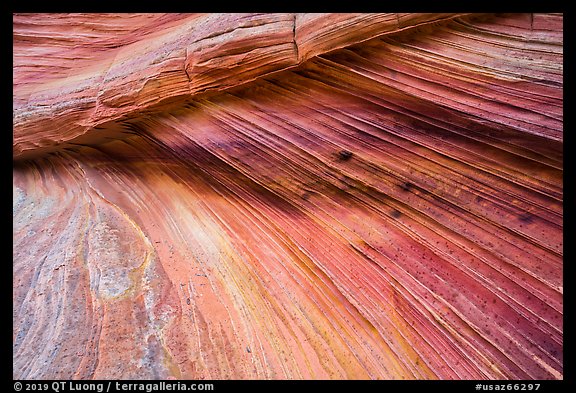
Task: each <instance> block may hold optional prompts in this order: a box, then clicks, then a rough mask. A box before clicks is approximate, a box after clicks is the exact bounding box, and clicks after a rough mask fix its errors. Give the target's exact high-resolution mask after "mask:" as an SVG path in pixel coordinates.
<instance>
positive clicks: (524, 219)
mask: <svg viewBox="0 0 576 393" xmlns="http://www.w3.org/2000/svg"><path fill="white" fill-rule="evenodd" d="M519 218H520V221H522V222H527V223H529V222H532V218H533V216H532V214H530V213H522V214H521V215H520V217H519Z"/></svg>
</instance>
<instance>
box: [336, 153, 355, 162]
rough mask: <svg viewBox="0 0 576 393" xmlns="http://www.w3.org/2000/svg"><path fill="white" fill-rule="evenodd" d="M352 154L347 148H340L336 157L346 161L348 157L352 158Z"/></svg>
mask: <svg viewBox="0 0 576 393" xmlns="http://www.w3.org/2000/svg"><path fill="white" fill-rule="evenodd" d="M353 155H354V153H352V152H351V151H349V150H340V151H339V152H338V159H339V160H340V161H348V160H349V159H351V158H352V156H353Z"/></svg>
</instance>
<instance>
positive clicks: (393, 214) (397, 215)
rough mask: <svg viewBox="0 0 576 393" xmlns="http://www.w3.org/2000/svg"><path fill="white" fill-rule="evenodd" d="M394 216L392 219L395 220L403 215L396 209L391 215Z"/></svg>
mask: <svg viewBox="0 0 576 393" xmlns="http://www.w3.org/2000/svg"><path fill="white" fill-rule="evenodd" d="M390 214H391V215H392V217H394V218H398V217H400V216H401V215H402V213H400V212H399V211H398V210H396V209H394V210H392V212H391V213H390Z"/></svg>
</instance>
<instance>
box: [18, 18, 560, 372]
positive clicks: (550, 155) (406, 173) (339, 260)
mask: <svg viewBox="0 0 576 393" xmlns="http://www.w3.org/2000/svg"><path fill="white" fill-rule="evenodd" d="M291 17H292V18H294V16H292V15H265V16H261V15H260V16H259V15H242V16H240V15H234V16H230V15H224V16H217V15H170V16H167V15H128V14H125V15H100V16H98V17H96V16H94V17H93V18H92V19H91V18H88V17H87V16H81V17H80V16H74V17H73V16H63V15H56V16H52V15H49V14H44V15H20V16H15V25H14V31H15V33H14V34H15V38H14V40H15V62H16V63H17V64H16V68H15V86H14V97H15V98H14V102H15V104H14V105H15V125H14V128H15V130H14V155H15V161H14V170H13V212H14V223H13V241H14V246H13V252H14V259H13V266H14V267H13V272H14V289H13V299H14V307H13V326H14V334H13V355H14V360H13V366H14V378H18V379H41V378H51V379H52V378H55V379H59V378H62V379H70V378H75V379H76V378H79V379H90V378H94V379H106V378H131V379H140V378H149V379H158V378H161V379H165V378H169V377H175V378H182V379H204V378H206V379H561V378H563V322H562V320H563V295H562V294H563V279H562V265H563V260H562V255H563V244H562V241H563V240H562V202H563V184H562V169H563V166H562V160H563V143H562V132H563V130H562V109H563V108H562V106H563V105H562V104H563V102H562V94H563V90H562V73H563V70H562V56H563V55H562V48H563V47H562V39H563V38H562V15H557V14H512V15H482V16H480V15H467V16H456V15H452V16H449V17H448V16H446V15H424V16H422V15H420V16H418V15H414V16H407V15H404V16H402V17H399V16H398V15H393V17H394V23H395V25H394V26H395V27H394V28H391V27H390V26H387V25H386V23H387V22H386V20H388V19H387V18H392V17H391V16H390V15H388V16H386V15H381V16H370V15H366V16H352V15H322V16H320V15H316V16H309V15H297V16H296V17H295V19H296V24H295V26H296V29H298V27H299V26H301V30H300V31H301V35H299V33H298V30H296V37H309V38H308V39H304V38H301V40H302V41H298V39H297V42H298V43H299V44H298V54H297V56H296V57H295V59H296V60H290V61H288V60H286V62H285V63H282V62H281V61H280V60H277V59H278V58H279V57H282V56H284V55H282V53H283V52H282V50H281V49H280V48H283V46H282V45H288V44H290V43H291V42H292V38H293V36H291V35H290V34H292V32H291V31H292V27H293V26H294V24H293V23H294V22H293V19H290V18H291ZM410 17H412V18H413V19H410ZM234 18H236V19H234ZM403 18H406V19H403ZM446 18H449V19H447V20H443V21H441V22H435V23H433V24H427V25H420V23H421V22H422V21H431V20H439V19H446ZM231 19H234V22H230V20H231ZM240 20H241V21H242V22H240ZM403 20H407V21H409V20H413V21H415V22H414V25H419V26H418V27H415V28H412V29H409V28H408V29H406V28H404V29H400V28H399V27H402V25H401V22H402V21H403ZM63 21H67V23H70V24H73V26H71V28H70V30H58V29H59V27H58V26H61V25H62V23H63ZM298 21H301V24H298ZM314 23H317V24H316V25H314ZM355 24H356V25H355ZM284 25H286V26H284ZM159 26H160V27H161V29H160V27H159ZM202 26H204V27H202ZM206 26H210V28H207V27H206ZM214 26H220V27H219V29H220V30H218V29H216V27H214ZM226 26H228V28H229V27H230V26H236V27H235V29H232V30H229V31H227V32H226V33H221V31H222V30H227V29H228V28H227V27H226ZM247 26H255V27H254V29H255V30H254V31H255V32H257V34H256V33H254V34H256V35H254V34H252V33H247V31H248V30H245V29H250V28H251V27H247ZM290 26H292V27H290ZM306 26H308V27H309V29H307V28H306ZM311 26H314V27H311ZM330 26H331V27H330ZM342 26H344V27H345V26H349V27H350V28H349V29H348V30H346V29H345V28H344V29H343V30H338V29H336V27H342ZM354 26H356V27H354ZM357 26H361V28H358V27H357ZM322 28H325V29H326V31H325V32H324V33H323V30H322ZM210 29H212V30H210ZM214 29H215V30H214ZM285 30H286V31H288V30H289V31H290V34H288V33H285ZM43 31H44V32H46V34H47V35H48V36H46V37H44V35H43V33H42V32H43ZM86 31H89V33H87V32H86ZM110 31H116V34H118V36H117V37H116V38H114V39H112V38H110V37H111V36H109V35H108V33H109V32H110ZM209 31H212V32H214V34H216V33H218V34H219V35H214V38H210V33H209ZM337 31H340V32H341V33H340V35H338V34H337V33H336V32H337ZM200 32H202V34H204V35H205V36H206V37H209V38H205V39H206V40H216V41H217V42H218V43H217V44H216V43H215V42H216V41H214V42H212V41H206V42H212V43H211V44H210V45H208V44H206V48H212V49H214V47H215V46H214V45H216V46H218V45H220V46H221V47H225V46H226V45H230V47H229V49H227V50H226V51H225V53H226V54H227V55H230V56H235V54H238V56H240V57H239V58H238V59H235V60H234V61H233V63H234V64H235V65H236V66H237V67H238V69H236V70H235V69H234V67H232V66H230V64H232V63H228V61H229V60H230V59H229V58H228V57H226V56H225V57H224V58H219V57H210V59H209V60H202V59H203V57H202V53H207V52H206V50H208V49H205V50H204V51H203V50H201V49H198V50H197V51H196V52H194V54H191V53H192V52H190V51H188V52H186V47H187V45H189V43H190V42H198V41H199V38H195V37H197V35H198V34H200ZM355 32H356V33H355ZM184 33H185V34H184ZM99 34H102V37H104V36H105V37H106V39H104V38H102V39H100V40H99V39H98V35H99ZM195 34H196V36H195ZM244 34H246V35H244ZM283 34H284V35H285V36H286V37H284V36H283ZM370 36H373V38H372V39H368V40H366V39H367V38H370ZM43 37H44V38H43ZM255 37H257V38H255ZM315 37H322V38H321V39H317V40H316V41H315V39H316V38H315ZM83 40H85V41H83ZM348 40H349V41H348ZM58 41H62V42H63V43H64V44H63V46H61V47H60V48H62V47H66V46H67V45H69V46H70V47H71V48H74V49H71V51H72V52H70V53H68V54H66V52H64V51H62V52H58V50H57V48H59V46H58V45H56V42H58ZM88 41H90V43H88ZM199 42H204V41H199ZM239 42H240V43H242V45H245V46H242V45H241V44H239ZM275 42H284V44H278V45H279V47H277V48H276V47H275V45H276V44H275ZM267 43H268V44H267ZM286 43H287V44H286ZM353 44H354V45H353ZM90 45H92V46H93V47H94V46H96V47H97V46H98V45H101V47H99V48H96V49H98V50H94V51H87V50H86V48H89V47H90ZM198 45H200V44H198ZM266 45H270V48H269V47H268V46H266ZM290 45H291V44H290ZM307 45H308V46H307ZM128 48H130V49H128ZM157 48H166V53H167V55H166V56H167V58H168V57H171V56H176V55H175V54H176V53H179V55H178V56H179V59H178V61H176V60H174V61H175V63H174V64H176V63H177V64H179V66H178V67H180V69H182V72H184V70H189V71H190V70H192V72H191V73H189V74H188V77H183V76H178V77H176V76H174V77H172V76H168V74H169V73H170V72H171V71H166V75H165V73H164V71H161V70H160V68H162V67H164V66H158V67H160V68H159V69H158V70H159V71H158V72H157V71H153V69H154V67H153V66H151V64H152V63H155V62H156V63H155V64H161V62H157V61H156V60H157V56H158V52H157ZM246 48H249V49H246ZM264 48H268V49H266V50H265V49H264ZM290 48H292V46H290ZM303 48H304V49H303ZM333 48H339V49H337V50H332V51H329V52H328V51H327V50H328V49H333ZM82 49H84V51H82ZM268 50H271V51H270V52H267V51H268ZM291 50H292V49H288V47H287V48H286V53H288V52H290V51H291ZM74 51H75V52H74ZM100 51H101V52H103V53H104V54H102V53H100ZM262 51H264V52H266V53H267V55H265V56H272V55H274V56H276V57H275V59H276V60H269V61H268V60H262V58H259V57H258V56H260V55H261V54H262V53H263V52H262ZM40 53H49V54H50V55H49V56H46V57H44V58H42V57H41V56H40ZM290 53H292V52H290ZM59 56H63V57H66V58H67V59H66V60H65V61H62V62H60V63H59V62H58V61H57V59H60V58H61V57H59ZM263 56H264V55H263ZM278 56H279V57H278ZM68 57H69V58H68ZM27 58H28V59H27ZM30 58H33V59H34V60H38V62H39V63H40V64H37V65H36V66H32V63H31V62H30ZM26 59H27V60H26ZM55 59H56V60H55ZM121 59H124V60H121ZM155 59H156V60H155ZM190 59H194V61H193V62H192V61H191V60H190ZM270 59H271V58H270ZM165 61H166V62H170V61H171V60H165ZM251 62H254V63H251ZM75 64H79V65H81V66H79V67H77V66H76V65H75ZM121 64H124V65H123V66H121ZM128 64H129V65H128ZM170 64H172V63H170ZM192 64H195V65H194V66H192ZM199 64H203V65H202V66H200V65H199ZM250 64H253V65H254V67H253V68H251V66H250ZM262 64H265V65H262ZM298 64H299V65H298ZM295 65H297V67H294V66H295ZM34 67H40V68H39V69H38V72H40V71H42V72H43V76H39V75H38V73H36V71H35V69H34ZM58 67H63V68H62V70H59V68H58ZM66 67H68V68H66ZM115 67H121V68H122V69H123V70H124V71H122V72H120V73H119V74H118V75H121V76H119V78H120V79H119V80H118V82H110V83H112V84H107V83H108V82H106V81H107V80H112V79H113V78H112V77H111V76H110V75H111V73H113V72H112V71H111V70H113V69H115ZM230 67H231V68H230ZM290 67H291V68H290ZM168 68H170V67H168ZM168 68H166V70H167V69H168ZM176 68H177V67H176V66H174V69H176ZM282 68H290V69H286V70H283V71H280V72H276V73H274V74H270V71H272V70H278V69H282ZM48 69H50V70H52V71H53V72H52V73H47V72H46V71H47V70H48ZM162 69H164V68H162ZM106 70H107V71H106ZM129 70H131V71H132V72H128V71H129ZM62 73H64V74H66V73H69V75H70V76H68V77H62ZM90 75H93V76H90ZM94 75H100V76H102V75H108V76H105V77H104V79H103V80H98V81H97V82H96V79H93V78H96V77H95V76H94ZM174 75H176V74H175V71H174ZM51 76H53V79H52V80H50V81H49V79H50V77H51ZM165 77H166V78H165ZM107 78H108V79H107ZM179 79H182V83H181V86H180V85H179V83H180V82H178V81H177V80H179ZM248 80H251V81H250V82H247V83H244V82H246V81H248ZM115 83H116V84H115ZM142 83H143V84H142ZM154 84H157V85H156V87H155V88H156V89H160V90H159V91H161V92H162V94H152V93H150V92H149V91H148V87H147V86H152V85H154ZM135 86H139V87H135ZM118 89H120V90H122V89H124V90H122V92H119V90H118ZM210 89H212V91H206V90H210ZM33 90H35V91H34V93H32V91H33ZM41 91H42V92H43V93H40V92H41ZM199 93H201V94H199ZM176 96H178V98H177V99H174V100H172V101H170V97H176ZM84 99H86V100H87V101H86V102H87V104H86V106H82V105H79V104H78V103H79V102H81V101H82V100H84ZM166 99H167V100H169V102H163V103H162V104H161V105H160V106H158V105H156V104H153V103H158V102H160V101H163V100H166ZM43 100H45V102H46V105H43V104H42V102H44V101H43ZM90 100H92V101H90ZM58 103H60V104H62V106H58V105H57V104H58ZM107 103H114V104H111V105H110V106H107V105H108V104H107ZM68 105H71V106H72V107H73V108H72V107H70V108H69V107H68ZM154 105H156V106H155V107H154ZM111 108H113V109H111ZM151 108H152V109H151ZM122 116H124V117H122ZM112 120H113V121H112ZM96 125H98V127H101V129H97V128H95V127H96ZM80 129H81V131H78V130H80ZM99 133H100V135H102V136H101V137H98V136H96V135H97V134H99ZM80 135H82V136H80ZM82 138H83V139H82ZM48 147H49V148H48ZM25 152H27V153H25ZM27 154H28V155H27Z"/></svg>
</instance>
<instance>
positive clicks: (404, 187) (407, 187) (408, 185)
mask: <svg viewBox="0 0 576 393" xmlns="http://www.w3.org/2000/svg"><path fill="white" fill-rule="evenodd" d="M413 186H414V184H412V183H410V182H409V181H407V182H406V183H403V184H402V185H401V186H400V187H401V188H402V190H404V191H410V189H411V188H412V187H413Z"/></svg>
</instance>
